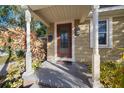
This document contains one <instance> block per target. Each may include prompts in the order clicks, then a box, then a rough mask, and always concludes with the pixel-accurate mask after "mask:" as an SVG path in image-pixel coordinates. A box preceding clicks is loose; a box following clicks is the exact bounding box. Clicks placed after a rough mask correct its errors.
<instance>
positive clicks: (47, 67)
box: [31, 61, 92, 88]
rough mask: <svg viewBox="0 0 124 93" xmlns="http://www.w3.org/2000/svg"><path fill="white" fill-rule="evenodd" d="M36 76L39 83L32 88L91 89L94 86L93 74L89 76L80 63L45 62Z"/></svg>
mask: <svg viewBox="0 0 124 93" xmlns="http://www.w3.org/2000/svg"><path fill="white" fill-rule="evenodd" d="M35 76H36V77H37V79H38V82H39V83H38V84H33V85H32V86H31V87H32V88H33V87H34V88H35V87H46V88H47V87H52V88H57V87H59V88H89V87H91V84H92V83H91V74H87V73H86V67H85V66H84V65H82V64H78V63H72V64H71V63H67V62H66V63H64V64H63V63H61V62H60V63H55V62H49V61H45V62H44V63H43V64H42V65H41V67H40V68H39V69H38V70H37V71H36V72H35ZM35 79H36V78H35Z"/></svg>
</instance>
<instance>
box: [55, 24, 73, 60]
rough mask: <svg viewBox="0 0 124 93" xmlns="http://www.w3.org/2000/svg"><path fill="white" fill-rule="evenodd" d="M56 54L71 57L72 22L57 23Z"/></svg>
mask: <svg viewBox="0 0 124 93" xmlns="http://www.w3.org/2000/svg"><path fill="white" fill-rule="evenodd" d="M57 56H58V57H61V58H71V57H72V24H71V23H66V24H58V25H57Z"/></svg>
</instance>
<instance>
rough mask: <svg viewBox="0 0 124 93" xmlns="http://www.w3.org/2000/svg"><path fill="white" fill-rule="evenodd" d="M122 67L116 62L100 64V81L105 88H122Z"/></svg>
mask: <svg viewBox="0 0 124 93" xmlns="http://www.w3.org/2000/svg"><path fill="white" fill-rule="evenodd" d="M123 68H124V67H123V65H122V63H117V62H103V63H102V64H101V77H100V81H101V83H102V84H103V85H104V87H106V88H110V87H111V88H122V87H124V86H123V83H124V82H123V77H124V73H123V70H124V69H123Z"/></svg>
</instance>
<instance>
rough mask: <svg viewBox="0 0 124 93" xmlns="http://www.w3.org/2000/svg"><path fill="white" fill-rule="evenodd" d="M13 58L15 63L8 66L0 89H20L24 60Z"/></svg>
mask: <svg viewBox="0 0 124 93" xmlns="http://www.w3.org/2000/svg"><path fill="white" fill-rule="evenodd" d="M13 56H14V58H15V59H14V60H16V62H13V63H11V64H10V66H9V67H8V70H7V75H6V78H5V80H4V83H3V85H2V87H6V88H11V87H12V88H14V87H22V84H23V80H22V77H21V76H22V73H23V72H24V70H25V69H24V65H25V64H24V58H18V57H15V55H13Z"/></svg>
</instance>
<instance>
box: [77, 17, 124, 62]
mask: <svg viewBox="0 0 124 93" xmlns="http://www.w3.org/2000/svg"><path fill="white" fill-rule="evenodd" d="M80 29H81V32H80V36H78V37H76V38H75V58H76V61H79V62H91V60H92V49H91V48H90V21H85V22H84V23H83V24H81V25H80ZM112 29H113V30H112V31H113V35H112V36H113V48H100V49H99V52H100V57H101V61H115V60H116V61H118V60H120V59H121V55H122V52H123V51H122V50H119V48H124V16H121V17H113V18H112Z"/></svg>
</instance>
